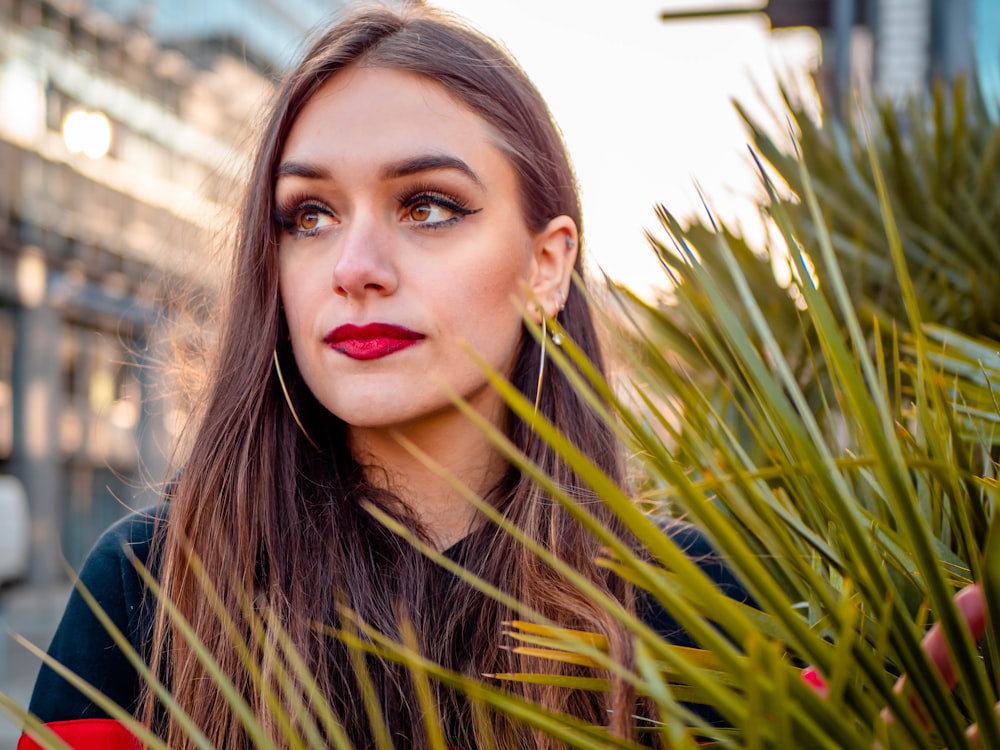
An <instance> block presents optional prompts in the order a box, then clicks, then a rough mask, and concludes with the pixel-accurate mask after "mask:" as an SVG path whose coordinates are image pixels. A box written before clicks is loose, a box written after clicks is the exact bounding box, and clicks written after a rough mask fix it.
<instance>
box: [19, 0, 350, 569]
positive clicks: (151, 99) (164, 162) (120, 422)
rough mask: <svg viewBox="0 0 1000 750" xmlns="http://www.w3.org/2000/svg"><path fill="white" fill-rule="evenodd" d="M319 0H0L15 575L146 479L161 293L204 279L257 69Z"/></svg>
mask: <svg viewBox="0 0 1000 750" xmlns="http://www.w3.org/2000/svg"><path fill="white" fill-rule="evenodd" d="M337 5H338V3H331V2H323V3H320V2H311V1H310V0H281V2H277V1H274V2H272V1H271V0H258V1H257V2H248V1H246V0H239V2H237V1H236V0H232V1H229V2H227V1H226V0H214V1H213V0H199V1H198V2H197V3H195V2H194V0H191V1H190V2H188V1H187V0H178V1H176V2H163V3H161V4H160V5H159V6H157V5H156V4H155V3H149V2H144V3H139V2H127V1H126V0H117V1H116V0H103V1H102V2H95V3H88V2H84V1H83V0H0V476H12V477H14V478H16V479H17V480H18V482H19V483H20V485H21V486H22V487H23V489H24V492H25V495H26V497H27V499H28V505H29V509H30V518H31V522H30V523H31V532H30V534H31V546H30V549H31V553H30V565H29V568H28V580H29V581H30V582H31V583H34V584H47V583H52V582H55V581H59V580H63V579H64V578H65V573H64V569H63V563H62V559H63V556H65V559H67V560H68V561H69V563H70V564H71V565H74V566H78V565H79V563H80V562H81V561H82V559H83V557H84V555H85V554H86V552H87V550H88V549H89V547H90V545H91V544H92V543H93V541H94V540H95V539H96V537H97V535H98V534H99V533H100V532H101V531H102V530H103V529H104V528H105V527H106V526H107V525H108V524H109V523H110V522H112V521H113V520H114V519H115V518H117V517H118V516H120V515H122V514H124V513H125V512H127V510H126V509H127V507H135V506H137V505H142V504H148V503H149V502H152V500H153V499H155V496H156V492H157V490H156V486H157V483H159V482H161V481H162V480H163V479H164V476H163V474H164V471H165V470H166V461H167V457H168V455H169V452H170V450H171V447H172V445H173V439H174V435H175V433H176V430H177V426H178V423H179V422H180V421H181V420H182V419H183V416H184V409H183V404H182V403H181V402H180V401H179V400H178V399H177V398H176V396H175V390H176V386H175V385H174V384H172V382H171V379H170V377H169V376H168V374H166V373H167V371H166V370H164V368H163V367H161V366H160V365H161V364H162V363H164V362H169V361H170V350H169V349H170V345H172V343H174V342H175V341H176V338H174V339H171V340H169V341H167V340H166V339H165V337H164V332H165V331H166V330H168V329H169V328H170V327H171V326H170V322H171V314H172V310H173V305H174V303H175V302H176V301H177V297H176V295H178V294H182V293H183V294H186V295H187V294H192V293H194V294H199V293H201V294H206V295H210V294H211V280H210V278H208V277H210V275H211V274H210V269H211V268H212V267H215V266H214V265H213V264H212V263H210V261H208V260H207V259H206V258H207V257H208V256H206V253H207V252H208V251H209V250H210V249H212V248H214V247H215V243H216V241H217V240H218V238H219V237H220V236H224V233H225V230H226V225H227V221H226V217H227V215H228V214H227V210H228V209H230V208H231V207H232V204H233V203H234V202H235V200H236V199H238V196H239V195H240V193H241V180H240V175H241V173H242V170H243V169H244V167H245V162H246V153H245V148H246V144H247V143H248V135H249V131H250V130H251V129H252V128H251V125H252V123H253V122H254V121H255V119H256V118H257V117H259V115H260V112H261V107H262V104H263V103H264V101H265V100H266V97H267V95H268V93H269V92H270V90H271V87H272V85H273V80H274V71H276V70H278V69H280V68H281V67H282V66H284V65H285V64H286V63H287V62H288V61H289V60H290V59H291V58H292V56H294V54H295V50H296V49H297V47H296V40H297V39H298V38H299V37H301V36H302V33H303V31H304V30H305V29H306V28H307V27H308V26H310V25H311V24H313V23H315V22H316V21H318V20H321V19H322V18H323V16H325V15H326V14H328V13H329V12H330V11H331V9H335V8H336V7H337ZM161 11H162V12H161ZM206 274H207V276H206ZM206 279H208V280H207V281H206ZM174 335H176V334H174ZM7 522H8V520H7V519H5V518H0V524H4V523H7Z"/></svg>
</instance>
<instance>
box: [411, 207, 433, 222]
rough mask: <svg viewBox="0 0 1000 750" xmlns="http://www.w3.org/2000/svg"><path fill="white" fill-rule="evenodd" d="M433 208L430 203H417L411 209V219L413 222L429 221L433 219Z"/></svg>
mask: <svg viewBox="0 0 1000 750" xmlns="http://www.w3.org/2000/svg"><path fill="white" fill-rule="evenodd" d="M431 209H432V206H431V204H430V203H417V204H416V205H414V206H411V207H410V219H412V220H413V221H427V220H428V219H429V218H430V217H431Z"/></svg>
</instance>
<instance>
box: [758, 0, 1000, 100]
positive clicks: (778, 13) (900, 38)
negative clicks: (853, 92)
mask: <svg viewBox="0 0 1000 750" xmlns="http://www.w3.org/2000/svg"><path fill="white" fill-rule="evenodd" d="M766 12H767V13H768V15H769V16H770V18H771V23H772V26H773V27H774V28H782V27H788V26H812V27H813V28H816V29H817V30H818V31H819V32H820V34H821V36H822V39H823V51H824V55H823V57H824V66H823V70H822V74H823V77H824V78H825V85H826V86H827V88H828V90H829V93H830V94H832V95H833V97H832V98H831V100H834V99H836V98H838V97H839V96H840V95H842V94H843V93H844V92H847V91H849V89H850V86H851V84H852V83H853V84H860V85H862V86H864V87H869V86H870V87H871V88H874V89H875V90H877V91H879V92H881V93H883V94H885V95H887V96H889V97H891V98H893V99H899V100H901V99H903V98H905V97H906V96H908V95H911V94H915V93H919V92H921V91H924V90H926V88H927V87H928V85H929V84H930V83H931V82H932V81H933V80H935V79H938V78H943V79H949V80H950V79H954V78H955V77H956V76H958V75H968V74H971V73H975V74H976V75H977V77H978V79H979V81H980V83H981V85H982V88H983V90H984V93H985V94H986V95H987V96H988V97H990V98H992V99H993V100H995V101H1000V96H998V95H1000V86H998V81H1000V3H998V2H997V0H770V1H769V2H768V3H767V8H766Z"/></svg>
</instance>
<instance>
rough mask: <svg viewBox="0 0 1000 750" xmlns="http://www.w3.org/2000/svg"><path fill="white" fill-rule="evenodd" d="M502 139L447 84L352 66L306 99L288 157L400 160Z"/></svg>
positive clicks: (494, 145)
mask: <svg viewBox="0 0 1000 750" xmlns="http://www.w3.org/2000/svg"><path fill="white" fill-rule="evenodd" d="M501 142H502V141H501V139H500V138H499V137H498V136H497V134H496V132H495V131H494V129H493V128H492V126H490V125H489V124H488V123H487V122H486V121H485V120H484V119H483V118H482V117H480V116H479V115H478V114H477V113H475V112H474V111H473V110H472V109H470V108H469V107H468V106H466V105H465V104H464V103H462V102H461V101H459V100H458V99H457V98H455V97H454V96H453V95H452V94H451V93H449V92H448V90H447V89H445V88H444V87H443V86H442V85H441V84H439V83H437V82H435V81H433V80H431V79H429V78H426V77H424V76H421V75H418V74H416V73H411V72H409V71H402V70H395V69H389V68H379V67H370V68H366V67H359V66H352V67H349V68H347V69H345V70H342V71H340V72H338V73H336V74H335V75H333V76H332V77H331V78H330V79H329V80H327V81H326V82H325V83H324V84H323V85H322V86H321V87H320V88H319V89H318V90H317V91H316V93H315V94H313V95H312V96H311V97H310V98H309V100H308V101H307V102H306V104H305V106H304V107H303V109H302V111H301V112H300V113H299V115H298V117H296V119H295V121H294V123H293V124H292V128H291V130H290V132H289V135H288V138H287V140H286V141H285V145H284V148H283V149H282V158H283V159H298V158H300V157H306V156H308V157H309V158H310V159H312V160H316V159H319V160H323V159H325V158H329V159H337V158H342V157H345V156H350V157H352V158H355V159H356V158H359V157H362V156H363V157H367V158H387V159H392V158H398V157H400V156H405V155H406V154H407V153H408V152H413V151H415V150H416V151H420V152H427V153H433V152H437V151H456V150H457V151H466V152H470V155H471V154H472V153H475V152H477V151H484V150H491V151H494V152H495V153H496V155H499V156H501V157H502V158H503V159H504V160H505V161H506V156H504V155H503V153H502V149H501V147H500V144H501Z"/></svg>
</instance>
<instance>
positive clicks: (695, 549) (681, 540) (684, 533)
mask: <svg viewBox="0 0 1000 750" xmlns="http://www.w3.org/2000/svg"><path fill="white" fill-rule="evenodd" d="M663 531H664V533H665V534H667V536H669V537H670V538H671V539H672V540H673V541H674V543H675V544H676V545H677V546H678V547H679V548H680V549H682V550H683V551H684V552H685V554H687V556H688V557H689V558H690V559H691V561H692V562H694V563H695V564H697V565H698V567H699V568H701V570H702V572H703V573H704V574H705V575H707V576H708V577H709V578H710V579H712V582H713V583H715V585H716V586H717V587H718V588H719V589H720V590H721V591H722V593H724V594H725V595H726V596H728V597H729V598H730V599H735V600H737V601H739V602H741V603H744V604H753V598H752V597H751V596H750V593H749V592H748V591H747V589H746V587H745V586H744V585H743V584H742V583H741V582H740V579H739V578H737V577H736V574H735V573H733V570H732V568H730V567H729V564H728V563H727V562H726V558H724V557H723V556H722V555H720V554H719V552H718V551H717V550H716V549H715V547H713V546H712V543H711V542H710V541H709V540H708V537H706V536H705V534H704V533H703V532H702V531H700V530H699V529H698V528H697V527H696V526H692V525H691V524H689V523H686V522H684V521H678V520H670V521H668V522H666V523H664V524H663Z"/></svg>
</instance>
